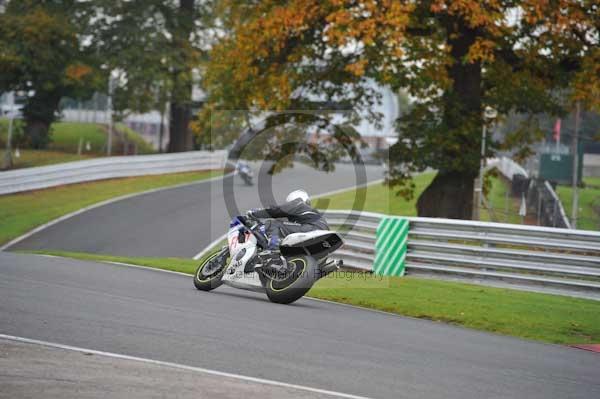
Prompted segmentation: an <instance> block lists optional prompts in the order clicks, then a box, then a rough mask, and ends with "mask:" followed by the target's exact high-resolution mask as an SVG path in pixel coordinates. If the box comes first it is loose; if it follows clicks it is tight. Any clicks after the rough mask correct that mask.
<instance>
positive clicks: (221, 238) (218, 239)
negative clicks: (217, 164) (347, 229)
mask: <svg viewBox="0 0 600 399" xmlns="http://www.w3.org/2000/svg"><path fill="white" fill-rule="evenodd" d="M383 181H384V179H379V180H373V181H371V182H368V183H363V184H360V185H358V186H352V187H347V188H340V189H338V190H333V191H328V192H326V193H323V194H318V195H315V196H313V198H322V197H327V196H329V195H335V194H338V193H343V192H344V191H350V190H352V189H359V188H363V187H367V186H370V185H372V184H377V183H382V182H383ZM225 238H227V233H225V234H223V235H222V236H220V237H219V238H217V239H216V240H214V241H213V242H211V243H210V244H208V245H207V246H206V247H204V249H203V250H202V251H200V252H198V253H197V254H196V255H194V257H193V258H192V259H194V260H198V259H200V258H202V257H203V256H204V255H206V253H207V252H208V251H210V250H211V249H212V248H214V247H215V246H216V245H217V244H218V243H219V242H221V241H223V240H224V239H225Z"/></svg>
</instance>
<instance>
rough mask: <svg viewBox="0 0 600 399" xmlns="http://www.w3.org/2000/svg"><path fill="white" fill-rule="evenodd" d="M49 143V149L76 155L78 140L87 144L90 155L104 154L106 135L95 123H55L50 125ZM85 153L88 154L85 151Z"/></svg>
mask: <svg viewBox="0 0 600 399" xmlns="http://www.w3.org/2000/svg"><path fill="white" fill-rule="evenodd" d="M50 129H52V130H51V136H50V137H51V140H52V141H51V142H50V144H49V146H48V148H49V149H51V150H55V151H61V152H68V153H74V154H76V153H77V149H78V147H79V139H80V138H81V139H82V140H83V143H84V146H85V143H87V142H89V143H90V146H91V149H90V151H89V152H91V153H96V154H99V153H104V152H106V149H105V148H104V149H103V146H104V145H105V144H106V140H107V138H106V133H105V131H104V130H103V129H102V126H101V125H99V124H95V123H79V122H57V123H54V124H52V126H51V127H50ZM84 151H85V152H88V151H86V150H85V148H84Z"/></svg>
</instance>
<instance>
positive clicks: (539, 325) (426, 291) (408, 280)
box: [36, 251, 600, 344]
mask: <svg viewBox="0 0 600 399" xmlns="http://www.w3.org/2000/svg"><path fill="white" fill-rule="evenodd" d="M36 253H45V254H49V255H55V256H64V257H69V258H75V259H82V260H93V261H113V262H122V263H129V264H134V265H141V266H148V267H154V268H159V269H165V270H172V271H178V272H182V273H188V274H193V273H194V271H195V268H196V266H197V265H198V264H199V263H200V261H194V260H190V259H180V258H164V259H161V258H132V257H122V256H109V255H100V254H85V253H74V252H65V251H37V252H36ZM190 280H191V279H190ZM190 284H191V281H190ZM308 295H309V296H312V297H315V298H321V299H327V300H332V301H336V302H342V303H347V304H351V305H357V306H362V307H367V308H371V309H377V310H383V311H386V312H392V313H397V314H400V315H405V316H411V317H416V318H421V319H427V320H434V321H440V322H446V323H452V324H456V325H460V326H465V327H469V328H473V329H477V330H482V331H489V332H494V333H498V334H503V335H510V336H515V337H521V338H527V339H533V340H538V341H544V342H551V343H558V344H574V343H597V342H600V301H592V300H585V299H577V298H570V297H565V296H558V295H547V294H539V293H533V292H523V291H516V290H510V289H501V288H492V287H484V286H479V285H473V284H464V283H456V282H448V281H436V280H429V279H421V278H415V277H403V278H396V277H386V278H381V277H379V276H374V275H370V274H364V273H338V274H332V275H330V276H328V277H327V278H325V279H323V280H320V281H319V282H317V284H316V285H315V286H314V287H313V288H312V289H311V290H310V291H309V293H308Z"/></svg>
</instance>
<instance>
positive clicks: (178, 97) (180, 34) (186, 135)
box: [167, 0, 195, 152]
mask: <svg viewBox="0 0 600 399" xmlns="http://www.w3.org/2000/svg"><path fill="white" fill-rule="evenodd" d="M194 1H195V0H180V1H179V15H178V16H177V26H176V29H175V34H174V36H175V37H174V40H173V43H174V45H175V46H176V47H177V48H176V50H177V51H179V53H180V60H179V65H178V69H177V70H175V71H174V73H173V92H172V95H171V108H170V110H169V113H170V116H171V118H170V123H169V145H168V147H167V151H168V152H182V151H190V150H192V149H194V138H193V136H192V133H191V131H190V129H189V124H190V121H191V117H192V83H191V82H192V77H191V75H192V71H191V67H190V65H189V63H188V62H187V60H188V54H186V52H187V51H189V49H188V47H189V43H188V42H189V37H190V34H191V32H192V30H193V28H194Z"/></svg>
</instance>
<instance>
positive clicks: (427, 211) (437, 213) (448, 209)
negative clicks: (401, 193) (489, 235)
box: [417, 172, 476, 219]
mask: <svg viewBox="0 0 600 399" xmlns="http://www.w3.org/2000/svg"><path fill="white" fill-rule="evenodd" d="M475 176H476V175H475ZM475 176H473V175H467V174H464V173H459V172H447V173H438V174H437V175H436V176H435V178H434V179H433V181H432V182H431V184H430V185H429V186H428V187H427V188H426V189H425V191H423V193H422V194H421V196H420V197H419V199H418V200H417V213H418V215H419V216H426V217H434V218H435V217H439V218H449V219H471V214H472V212H473V187H474V186H473V181H474V178H475Z"/></svg>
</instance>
